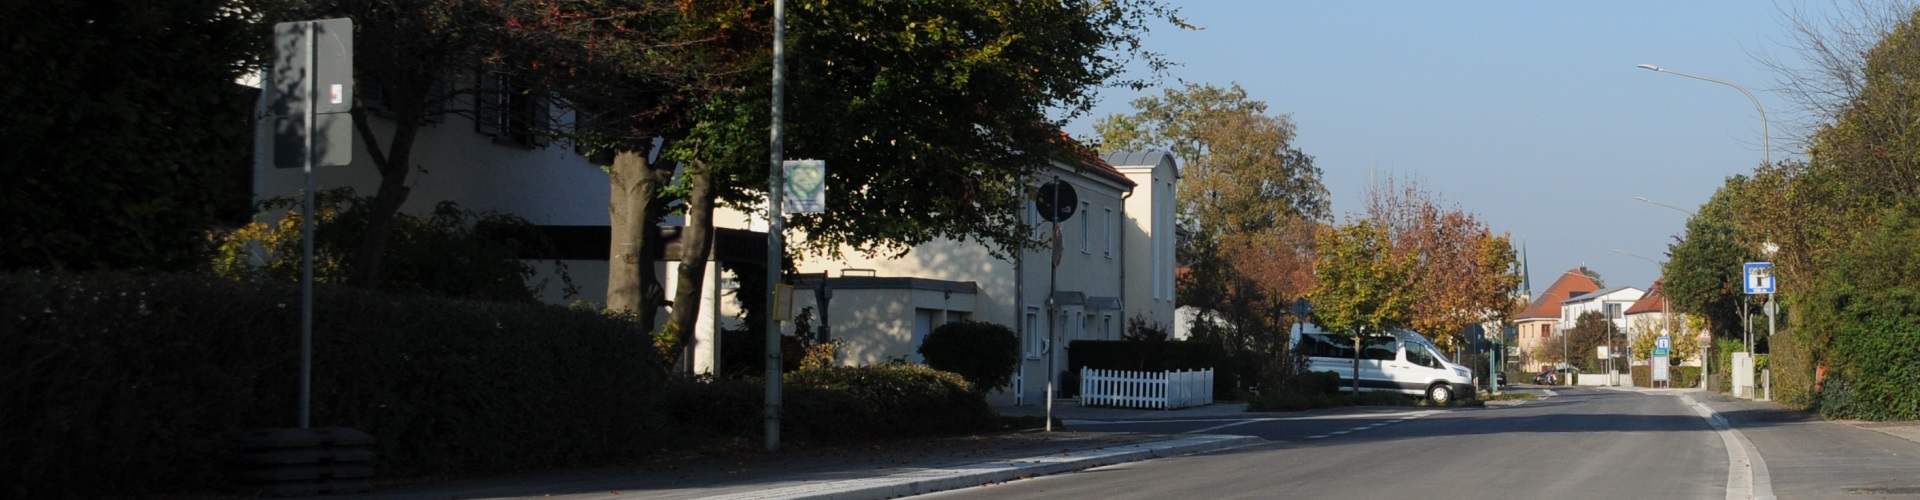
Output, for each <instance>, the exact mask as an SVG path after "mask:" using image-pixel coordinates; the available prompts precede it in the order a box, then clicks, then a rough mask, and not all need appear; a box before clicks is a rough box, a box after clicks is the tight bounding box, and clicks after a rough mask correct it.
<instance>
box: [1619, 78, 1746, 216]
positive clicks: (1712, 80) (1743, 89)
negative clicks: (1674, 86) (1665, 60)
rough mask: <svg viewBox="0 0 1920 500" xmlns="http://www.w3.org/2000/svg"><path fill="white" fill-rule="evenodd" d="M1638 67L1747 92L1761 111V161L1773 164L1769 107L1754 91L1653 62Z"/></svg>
mask: <svg viewBox="0 0 1920 500" xmlns="http://www.w3.org/2000/svg"><path fill="white" fill-rule="evenodd" d="M1638 67H1639V68H1640V69H1644V70H1650V71H1658V72H1661V73H1667V74H1672V75H1679V76H1684V77H1687V78H1692V79H1695V80H1705V81H1709V82H1713V83H1718V84H1721V85H1726V86H1728V87H1733V88H1735V89H1738V90H1740V93H1742V94H1746V95H1747V99H1748V100H1750V101H1753V109H1756V110H1759V111H1760V161H1761V162H1763V164H1766V165H1772V164H1773V148H1772V147H1771V145H1770V144H1768V142H1767V108H1764V107H1761V106H1760V99H1759V98H1756V97H1754V96H1753V93H1752V92H1748V91H1747V88H1746V87H1742V86H1740V85H1739V84H1736V83H1733V82H1729V81H1726V80H1720V79H1716V78H1708V77H1704V76H1700V75H1690V74H1686V73H1681V72H1678V71H1674V70H1670V69H1666V68H1662V67H1659V66H1654V65H1652V64H1641V65H1639V66H1638ZM1643 200H1644V198H1643Z"/></svg>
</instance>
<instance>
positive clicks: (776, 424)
mask: <svg viewBox="0 0 1920 500" xmlns="http://www.w3.org/2000/svg"><path fill="white" fill-rule="evenodd" d="M786 24H787V3H786V1H785V0H773V120H772V121H773V127H772V129H773V131H772V137H771V139H772V141H770V142H771V143H772V147H771V148H769V149H771V150H772V151H770V155H771V156H772V157H773V158H772V166H771V167H770V168H769V171H768V172H767V177H768V184H767V297H766V300H767V324H766V328H767V344H766V347H767V356H766V363H767V370H766V385H767V388H766V415H765V417H766V434H767V451H780V320H779V319H777V318H775V317H774V314H773V311H774V307H776V306H777V305H778V302H779V299H778V297H776V296H775V292H774V286H773V285H774V284H775V283H779V282H780V262H781V258H780V257H781V253H782V252H784V251H785V250H786V242H785V241H784V240H783V239H782V238H781V236H782V235H781V231H783V230H785V228H786V217H785V216H784V214H782V213H780V212H781V207H780V194H781V191H782V190H783V189H782V188H783V187H785V184H786V181H785V180H784V179H782V177H784V175H782V174H783V172H782V169H781V164H782V163H784V160H785V156H786V151H785V149H786V142H785V137H783V132H784V130H782V129H783V128H784V127H785V126H786V122H785V119H784V118H785V117H784V116H783V115H782V111H781V109H780V108H781V107H782V106H783V105H784V104H785V103H786V77H785V75H784V74H783V73H784V72H785V71H786V62H785V61H784V52H785V50H784V46H785V45H786V43H785V42H786V38H785V37H786Z"/></svg>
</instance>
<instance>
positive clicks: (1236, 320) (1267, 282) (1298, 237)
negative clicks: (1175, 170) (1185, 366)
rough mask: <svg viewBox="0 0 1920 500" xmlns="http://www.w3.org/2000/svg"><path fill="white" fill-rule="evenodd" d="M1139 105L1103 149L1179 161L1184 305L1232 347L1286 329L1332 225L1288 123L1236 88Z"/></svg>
mask: <svg viewBox="0 0 1920 500" xmlns="http://www.w3.org/2000/svg"><path fill="white" fill-rule="evenodd" d="M1132 104H1133V108H1134V111H1133V112H1132V113H1131V114H1113V115H1109V116H1107V117H1104V118H1101V119H1100V120H1098V121H1096V122H1095V123H1094V130H1095V131H1097V132H1098V133H1099V134H1100V141H1101V145H1100V147H1101V148H1102V149H1104V150H1107V151H1127V150H1141V149H1161V150H1165V151H1168V152H1171V153H1173V154H1174V155H1175V156H1176V157H1177V158H1179V159H1180V172H1181V180H1180V184H1179V187H1178V193H1177V194H1176V195H1175V205H1176V214H1177V217H1178V218H1179V220H1180V222H1181V224H1182V226H1183V227H1185V228H1187V229H1188V230H1190V231H1193V233H1194V237H1193V238H1192V239H1191V240H1189V241H1188V242H1187V244H1185V245H1183V247H1182V248H1181V249H1180V250H1179V257H1180V262H1181V264H1182V265H1183V266H1186V267H1187V268H1189V269H1191V270H1192V272H1190V273H1188V274H1187V275H1185V276H1183V277H1182V279H1181V280H1180V281H1179V290H1178V291H1177V297H1178V298H1177V301H1178V302H1179V303H1180V304H1182V305H1192V306H1197V307H1198V308H1199V309H1200V310H1201V311H1202V313H1201V314H1202V315H1203V316H1205V318H1203V319H1204V320H1205V321H1210V322H1211V321H1224V322H1225V323H1226V324H1228V325H1230V326H1231V328H1228V329H1227V330H1226V332H1225V333H1227V334H1229V335H1230V336H1232V337H1233V338H1227V339H1223V341H1224V342H1225V343H1226V344H1227V345H1228V346H1229V347H1232V346H1253V345H1256V344H1258V343H1260V342H1257V340H1260V339H1255V338H1251V337H1252V336H1256V335H1260V334H1265V333H1267V332H1279V331H1284V330H1285V329H1286V326H1287V325H1286V319H1287V317H1288V316H1290V312H1289V311H1290V308H1289V307H1288V306H1289V305H1290V304H1291V303H1292V302H1293V301H1294V300H1296V299H1298V298H1300V297H1301V296H1302V295H1305V294H1306V292H1307V291H1308V290H1310V289H1312V288H1313V286H1314V280H1313V272H1312V262H1313V260H1314V250H1313V238H1314V235H1315V234H1316V233H1317V232H1319V231H1320V230H1321V228H1322V226H1323V225H1324V224H1326V222H1327V220H1328V217H1329V215H1328V212H1329V206H1328V203H1327V191H1326V187H1325V185H1323V184H1322V183H1321V179H1320V178H1321V173H1320V168H1319V167H1317V166H1315V165H1314V163H1313V157H1312V156H1311V155H1308V154H1306V153H1305V152H1304V151H1301V150H1300V148H1298V147H1296V146H1295V145H1294V144H1293V140H1294V138H1295V132H1296V127H1295V125H1294V123H1293V120H1292V119H1291V118H1290V117H1289V116H1287V115H1284V114H1282V115H1274V114H1269V113H1268V111H1267V109H1268V106H1267V103H1266V102H1263V101H1260V100H1256V99H1252V98H1250V97H1248V95H1247V92H1246V90H1245V89H1242V88H1241V87H1240V85H1239V84H1237V83H1236V84H1232V85H1230V86H1228V87H1227V88H1221V87H1217V86H1214V85H1211V84H1193V83H1190V84H1187V85H1185V86H1184V87H1180V88H1167V89H1163V90H1162V92H1161V95H1159V96H1147V97H1141V98H1139V99H1135V100H1134V101H1133V103H1132Z"/></svg>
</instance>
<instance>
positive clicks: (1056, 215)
mask: <svg viewBox="0 0 1920 500" xmlns="http://www.w3.org/2000/svg"><path fill="white" fill-rule="evenodd" d="M1060 203H1061V200H1060V176H1057V175H1056V176H1054V177H1053V203H1051V204H1050V205H1051V208H1050V210H1051V211H1052V212H1053V213H1052V214H1051V215H1050V216H1049V217H1047V219H1049V220H1052V221H1053V248H1052V251H1053V256H1052V258H1051V259H1048V262H1049V264H1048V265H1047V424H1046V432H1053V384H1054V378H1055V377H1057V376H1058V375H1057V374H1055V373H1054V372H1055V371H1057V370H1055V369H1054V365H1053V352H1054V351H1055V350H1056V349H1055V347H1054V345H1053V342H1054V340H1056V337H1054V319H1055V317H1056V316H1059V315H1060V304H1059V303H1058V302H1055V301H1054V296H1053V294H1054V287H1055V286H1057V285H1058V282H1057V281H1056V280H1057V279H1058V275H1059V274H1060Z"/></svg>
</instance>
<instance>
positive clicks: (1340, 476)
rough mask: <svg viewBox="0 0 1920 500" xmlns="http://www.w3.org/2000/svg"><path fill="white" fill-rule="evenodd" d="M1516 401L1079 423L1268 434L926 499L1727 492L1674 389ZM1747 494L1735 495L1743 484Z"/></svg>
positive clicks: (1712, 434) (1709, 437) (1724, 470)
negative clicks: (1216, 448)
mask: <svg viewBox="0 0 1920 500" xmlns="http://www.w3.org/2000/svg"><path fill="white" fill-rule="evenodd" d="M1554 394H1555V395H1552V396H1549V397H1545V398H1543V399H1540V400H1535V401H1530V402H1527V403H1524V404H1520V405H1515V406H1488V407H1484V408H1451V409H1423V408H1390V409H1342V410H1335V411H1327V412H1315V413H1309V414H1292V415H1288V414H1269V415H1270V416H1264V417H1254V418H1246V417H1236V418H1224V419H1186V420H1165V421H1129V422H1097V421H1069V422H1067V423H1066V425H1067V427H1068V428H1069V429H1073V430H1080V431H1094V430H1101V431H1107V430H1110V431H1147V432H1160V433H1196V434H1240V435H1250V436H1258V437H1260V438H1263V439H1266V440H1268V441H1271V443H1270V444H1267V445H1261V446H1254V447H1248V448H1240V449H1235V450H1229V451H1223V452H1216V453H1209V454H1202V455H1193V456H1185V457H1176V458H1170V459H1159V460H1150V461H1144V462H1135V463H1130V464H1123V465H1117V466H1110V467H1102V468H1096V469H1090V470H1086V471H1082V472H1077V473H1071V474H1063V475H1058V476H1049V477H1042V478H1036V479H1030V480H1023V481H1015V482H1010V483H1004V484H998V485H990V486H986V487H981V488H972V489H967V490H960V491H953V492H946V493H939V494H934V495H930V496H931V497H935V498H1040V497H1049V498H1097V499H1126V498H1476V499H1478V498H1725V497H1726V496H1727V492H1728V491H1727V488H1728V483H1729V475H1730V474H1729V473H1730V470H1729V464H1730V461H1729V453H1728V451H1727V445H1726V444H1725V442H1724V441H1723V439H1722V437H1721V434H1720V433H1718V432H1717V431H1716V430H1715V429H1714V427H1713V426H1712V425H1711V424H1710V423H1709V421H1708V420H1706V419H1703V418H1701V415H1700V414H1699V413H1696V412H1695V411H1694V410H1693V409H1692V408H1690V407H1688V406H1687V404H1686V402H1685V400H1683V399H1682V398H1679V397H1675V396H1672V395H1650V394H1639V393H1632V392H1621V391H1606V390H1591V389H1569V390H1564V391H1559V392H1557V393H1554ZM1743 496H1744V495H1743Z"/></svg>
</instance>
